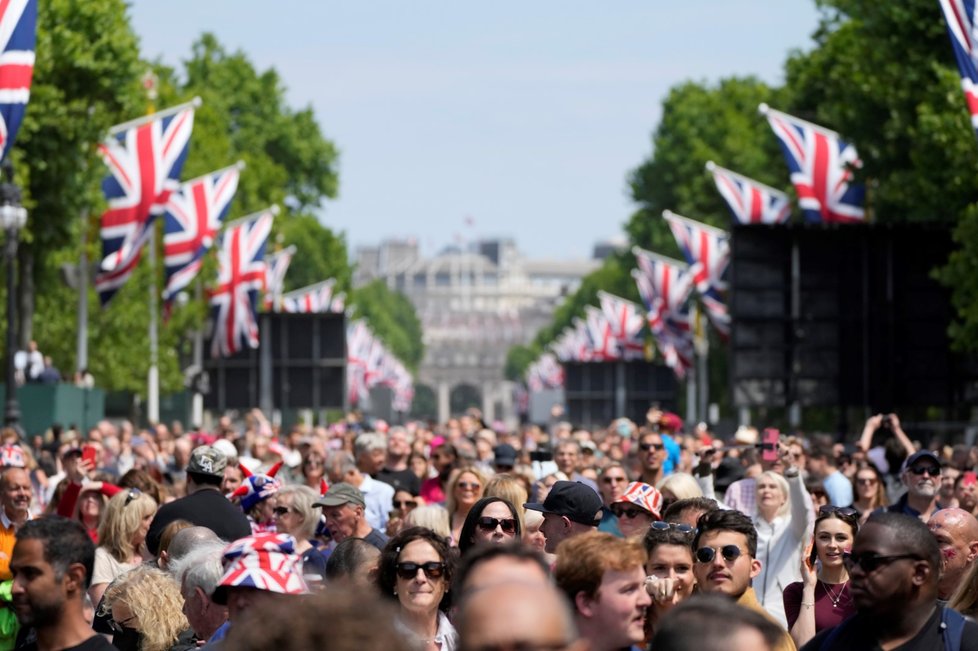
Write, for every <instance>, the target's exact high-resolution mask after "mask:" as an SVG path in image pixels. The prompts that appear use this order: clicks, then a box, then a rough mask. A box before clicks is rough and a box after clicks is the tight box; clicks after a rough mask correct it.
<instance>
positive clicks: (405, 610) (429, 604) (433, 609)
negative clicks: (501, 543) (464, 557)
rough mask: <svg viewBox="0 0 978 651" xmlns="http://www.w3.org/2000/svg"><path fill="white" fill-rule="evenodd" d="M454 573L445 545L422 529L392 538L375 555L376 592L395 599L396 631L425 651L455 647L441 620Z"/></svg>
mask: <svg viewBox="0 0 978 651" xmlns="http://www.w3.org/2000/svg"><path fill="white" fill-rule="evenodd" d="M454 569H455V568H454V556H453V554H452V551H451V549H450V548H449V546H448V542H447V541H446V540H445V539H444V538H442V537H441V536H439V535H437V534H435V533H434V532H432V531H431V530H430V529H425V528H423V527H412V528H410V529H405V530H404V531H402V532H401V533H399V534H397V535H396V536H394V537H393V538H391V539H390V541H388V543H387V545H386V546H385V547H384V551H383V552H382V553H381V555H380V562H379V563H378V573H377V586H378V587H379V588H380V593H381V594H382V595H384V596H385V597H387V598H388V599H394V600H396V601H397V603H398V605H399V609H398V610H399V617H398V621H397V625H398V627H399V628H402V629H403V630H404V631H405V633H406V634H407V635H409V636H410V637H411V638H412V639H413V641H414V642H415V643H416V644H417V646H418V648H420V649H424V651H454V650H455V648H456V646H457V644H458V642H457V636H456V634H455V629H454V628H453V627H452V624H451V622H449V621H448V617H446V616H445V611H447V610H448V607H449V604H450V601H449V594H448V588H449V586H450V585H451V583H452V574H453V572H454Z"/></svg>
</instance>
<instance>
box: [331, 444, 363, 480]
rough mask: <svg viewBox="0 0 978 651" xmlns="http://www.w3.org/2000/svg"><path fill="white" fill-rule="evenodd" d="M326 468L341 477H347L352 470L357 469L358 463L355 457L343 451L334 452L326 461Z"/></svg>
mask: <svg viewBox="0 0 978 651" xmlns="http://www.w3.org/2000/svg"><path fill="white" fill-rule="evenodd" d="M325 466H326V468H327V469H329V470H332V471H333V472H335V473H336V474H337V475H339V476H340V477H343V476H345V475H346V473H348V472H350V471H351V470H356V469H357V462H356V460H355V459H354V458H353V455H352V454H350V453H349V452H344V451H343V450H333V451H332V452H330V453H329V457H328V458H327V459H326V464H325Z"/></svg>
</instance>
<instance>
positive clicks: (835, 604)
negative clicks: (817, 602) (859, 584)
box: [818, 579, 849, 608]
mask: <svg viewBox="0 0 978 651" xmlns="http://www.w3.org/2000/svg"><path fill="white" fill-rule="evenodd" d="M818 582H819V583H821V584H822V587H823V588H824V589H825V594H827V595H828V596H829V600H830V601H831V602H832V607H833V608H838V607H839V602H840V601H842V595H843V593H844V592H845V591H846V585H848V583H849V581H848V580H847V581H846V582H845V583H843V584H842V586H841V587H840V588H839V594H835V593H834V592H832V589H831V588H829V584H828V583H826V582H825V581H822V580H821V579H819V581H818Z"/></svg>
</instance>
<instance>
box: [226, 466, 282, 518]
mask: <svg viewBox="0 0 978 651" xmlns="http://www.w3.org/2000/svg"><path fill="white" fill-rule="evenodd" d="M238 465H239V466H240V468H241V472H242V473H243V474H244V476H245V477H244V481H243V482H241V485H240V486H238V488H237V490H235V491H234V492H233V493H231V497H232V498H235V497H236V498H238V504H240V505H241V509H242V510H243V511H244V512H245V513H247V512H248V511H250V510H251V509H252V507H253V506H255V505H256V504H258V503H259V502H263V501H265V500H267V499H268V498H269V497H271V496H272V495H274V494H275V493H277V492H278V490H279V489H280V488H282V482H280V481H279V480H277V479H275V475H276V474H278V471H279V469H280V468H281V467H282V462H281V461H279V462H278V463H276V464H275V465H274V466H272V467H271V468H270V469H269V470H268V472H267V473H258V474H252V473H251V471H250V470H248V469H247V468H246V467H245V466H244V465H242V464H238Z"/></svg>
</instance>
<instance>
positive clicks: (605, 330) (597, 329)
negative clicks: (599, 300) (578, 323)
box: [584, 305, 621, 362]
mask: <svg viewBox="0 0 978 651" xmlns="http://www.w3.org/2000/svg"><path fill="white" fill-rule="evenodd" d="M584 324H585V325H586V327H587V334H588V337H590V339H591V359H593V360H594V361H597V362H601V361H613V360H617V359H621V354H620V353H619V350H618V339H616V338H615V335H614V333H613V332H612V331H611V323H609V322H608V319H606V318H605V316H604V312H602V311H601V310H599V309H598V308H596V307H594V306H593V305H588V306H586V307H585V308H584Z"/></svg>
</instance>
